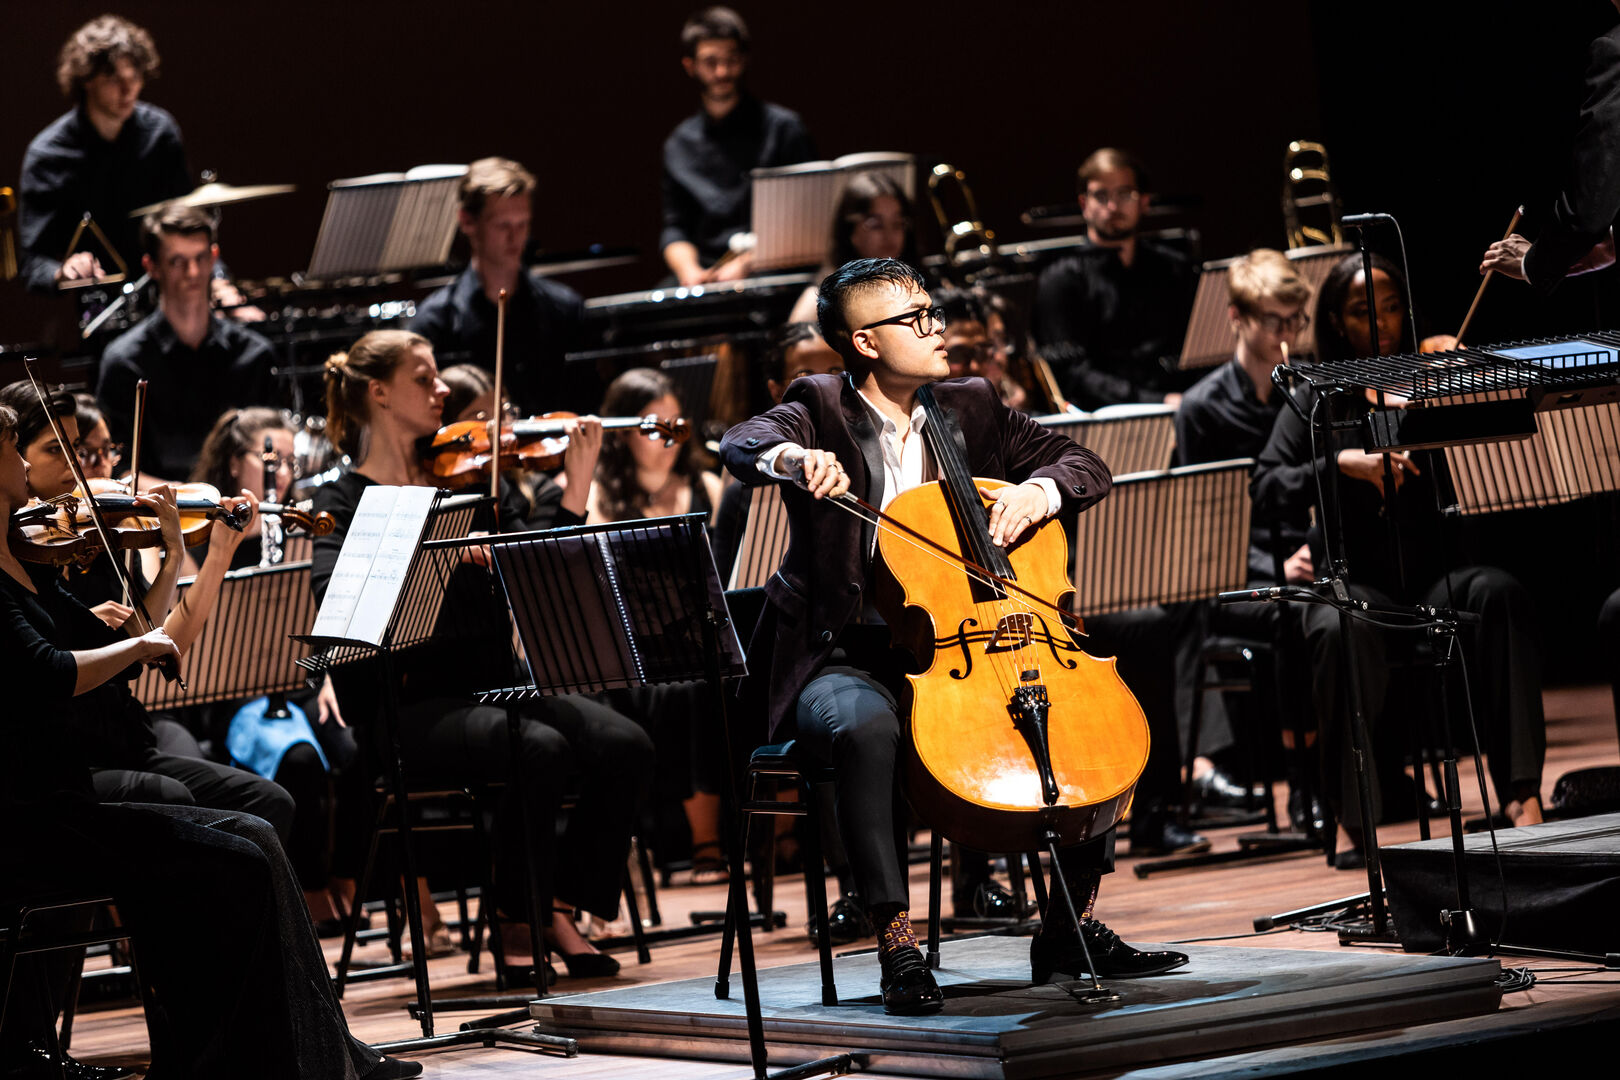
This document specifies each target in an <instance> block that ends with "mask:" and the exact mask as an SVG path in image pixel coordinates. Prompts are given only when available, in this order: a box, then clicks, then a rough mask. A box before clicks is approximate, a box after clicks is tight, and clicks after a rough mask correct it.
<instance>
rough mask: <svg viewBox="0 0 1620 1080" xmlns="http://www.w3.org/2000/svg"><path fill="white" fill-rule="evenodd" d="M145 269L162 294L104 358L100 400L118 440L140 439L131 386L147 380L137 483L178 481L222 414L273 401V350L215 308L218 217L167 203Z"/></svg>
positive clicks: (153, 217) (151, 230) (153, 219)
mask: <svg viewBox="0 0 1620 1080" xmlns="http://www.w3.org/2000/svg"><path fill="white" fill-rule="evenodd" d="M143 235H144V240H145V244H146V254H145V255H143V256H142V257H141V265H142V266H144V267H145V268H146V272H147V273H149V274H151V275H152V280H153V281H154V282H156V283H157V287H158V309H157V310H156V311H154V312H153V313H152V314H151V315H148V316H147V317H146V318H145V319H143V320H141V322H140V323H139V324H138V325H136V326H134V327H133V328H131V329H130V330H128V331H126V332H124V333H123V334H121V335H120V336H119V337H117V338H115V339H114V340H113V341H112V343H111V344H109V345H108V346H107V349H106V351H105V352H104V353H102V356H101V374H100V378H99V381H98V382H97V385H96V400H98V401H99V402H100V403H101V408H102V412H103V414H104V415H105V416H106V418H107V427H108V428H109V430H110V431H111V432H112V437H113V438H114V439H115V440H117V441H118V442H120V443H125V444H128V443H130V442H131V441H132V440H133V439H134V422H135V417H134V410H135V385H136V383H138V382H139V381H140V380H141V379H146V380H147V381H148V386H147V397H146V421H145V430H144V431H143V432H142V435H143V439H142V442H141V460H140V469H141V484H142V486H143V487H144V486H145V485H146V484H147V483H149V482H151V481H152V479H153V478H162V479H165V480H180V479H182V478H183V477H186V476H189V475H190V474H191V467H192V465H193V464H194V463H195V462H196V460H197V454H198V452H199V451H200V450H201V449H202V444H203V439H204V438H205V437H206V436H207V434H208V429H209V428H210V427H212V426H213V423H214V420H215V419H216V418H217V417H218V416H219V414H220V413H222V412H224V411H225V410H226V409H232V408H242V407H245V406H248V405H266V404H270V403H272V402H274V401H275V400H276V397H277V395H276V388H275V379H274V376H273V375H272V374H271V371H270V368H271V366H272V365H273V364H274V362H275V354H274V351H273V348H272V346H271V344H270V343H269V342H268V341H266V340H265V339H264V338H263V337H261V336H260V335H259V334H257V333H255V332H254V331H252V330H249V329H247V328H246V327H244V326H242V325H241V324H240V323H238V322H237V321H235V320H234V319H224V318H220V317H219V316H218V315H216V314H215V313H214V311H213V308H212V304H211V301H210V299H209V297H210V285H209V283H210V281H212V280H213V274H214V264H215V261H216V260H217V259H218V258H219V245H217V244H216V243H214V219H213V218H211V217H210V216H209V215H208V213H207V211H204V210H199V209H197V208H195V207H189V206H178V205H170V206H167V207H164V208H163V209H162V210H158V211H155V212H153V213H151V214H149V215H147V218H146V222H145V225H144V226H143Z"/></svg>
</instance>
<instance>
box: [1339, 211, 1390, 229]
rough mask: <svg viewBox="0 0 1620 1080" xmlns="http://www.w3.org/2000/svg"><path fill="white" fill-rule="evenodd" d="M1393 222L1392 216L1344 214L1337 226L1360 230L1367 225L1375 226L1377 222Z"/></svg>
mask: <svg viewBox="0 0 1620 1080" xmlns="http://www.w3.org/2000/svg"><path fill="white" fill-rule="evenodd" d="M1394 220H1395V218H1394V215H1392V214H1346V215H1344V216H1343V217H1342V218H1340V219H1339V224H1340V225H1349V226H1351V227H1352V228H1357V229H1360V228H1365V227H1366V226H1368V225H1377V224H1378V223H1379V222H1383V221H1394Z"/></svg>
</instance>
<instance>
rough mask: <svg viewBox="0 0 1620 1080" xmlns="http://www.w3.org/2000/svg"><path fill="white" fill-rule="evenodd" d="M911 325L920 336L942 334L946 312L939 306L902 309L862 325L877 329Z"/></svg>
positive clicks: (863, 327)
mask: <svg viewBox="0 0 1620 1080" xmlns="http://www.w3.org/2000/svg"><path fill="white" fill-rule="evenodd" d="M903 324H905V325H910V327H911V329H912V330H913V331H915V332H916V334H917V336H918V337H920V338H925V337H927V336H928V335H929V334H942V333H944V332H945V313H944V312H943V311H941V310H939V308H937V307H920V308H912V309H911V310H910V311H902V312H901V313H900V314H898V315H890V316H889V317H888V318H887V319H879V320H878V321H877V322H874V323H867V324H866V325H865V326H862V327H860V329H862V330H875V329H877V328H878V327H880V326H900V325H903Z"/></svg>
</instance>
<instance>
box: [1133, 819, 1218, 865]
mask: <svg viewBox="0 0 1620 1080" xmlns="http://www.w3.org/2000/svg"><path fill="white" fill-rule="evenodd" d="M1208 850H1209V841H1208V840H1207V839H1205V838H1204V837H1203V836H1200V835H1199V834H1198V833H1195V832H1193V831H1192V830H1191V829H1188V828H1184V827H1183V826H1182V825H1181V824H1179V823H1178V822H1176V821H1175V820H1174V819H1172V818H1171V817H1170V816H1169V815H1167V814H1165V813H1163V812H1162V811H1161V812H1157V813H1155V812H1151V811H1148V812H1144V813H1143V814H1142V816H1141V817H1140V818H1137V819H1134V820H1132V821H1131V854H1132V855H1193V854H1197V853H1198V852H1203V851H1208Z"/></svg>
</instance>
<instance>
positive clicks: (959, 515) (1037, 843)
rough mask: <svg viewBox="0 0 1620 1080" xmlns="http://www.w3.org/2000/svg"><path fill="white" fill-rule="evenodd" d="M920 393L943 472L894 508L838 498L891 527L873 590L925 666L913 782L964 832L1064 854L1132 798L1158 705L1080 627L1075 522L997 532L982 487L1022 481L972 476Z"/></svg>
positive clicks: (937, 813)
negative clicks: (1073, 575) (1148, 712)
mask: <svg viewBox="0 0 1620 1080" xmlns="http://www.w3.org/2000/svg"><path fill="white" fill-rule="evenodd" d="M917 398H918V401H919V402H920V403H921V404H922V406H923V408H924V411H925V413H926V415H927V416H928V422H927V424H926V425H925V426H924V428H923V434H924V436H925V437H926V438H927V439H928V445H929V449H930V450H931V451H932V453H933V456H934V460H935V463H936V465H937V467H938V470H939V476H940V478H939V480H938V481H937V482H935V483H927V484H922V485H920V486H918V487H915V488H912V489H910V490H908V491H906V492H904V493H902V494H901V495H899V496H897V497H896V498H895V500H894V501H893V502H892V503H891V504H890V505H889V507H888V510H887V511H886V512H880V511H878V510H877V509H876V508H874V507H872V506H871V505H870V504H868V503H866V502H864V501H863V500H861V499H858V498H856V497H854V496H852V495H849V494H847V493H846V494H844V495H841V496H835V497H833V499H832V500H831V501H832V502H833V503H834V504H835V505H838V506H841V507H842V508H843V509H845V510H848V511H850V512H851V513H854V514H856V516H859V517H861V518H862V519H864V520H867V521H869V522H872V523H873V524H874V525H875V526H876V530H877V555H876V559H875V563H876V571H877V572H876V582H875V586H874V588H875V596H874V600H875V602H876V604H877V607H878V610H879V612H880V613H881V614H882V615H883V616H884V618H885V619H886V620H887V621H888V624H889V626H890V628H891V631H892V632H893V633H894V636H895V639H896V642H897V643H898V644H900V645H902V646H904V647H906V648H909V649H910V650H911V653H912V655H913V656H914V657H916V658H917V660H918V662H919V663H921V664H923V665H924V670H923V672H922V673H921V674H918V675H909V676H907V679H908V681H909V683H910V687H911V695H910V698H911V700H910V703H909V707H908V709H907V715H906V716H905V717H904V719H905V721H906V730H907V736H908V737H907V739H906V742H907V750H908V752H907V754H906V758H907V762H906V766H905V782H906V792H907V795H908V797H909V798H910V800H911V803H912V805H913V807H914V808H915V809H916V810H917V812H918V814H919V815H921V816H922V818H923V819H924V820H925V821H927V822H928V823H929V824H930V826H931V827H932V828H935V829H938V830H939V831H940V833H941V834H942V835H944V836H945V837H947V838H949V839H950V840H952V841H954V842H957V843H961V844H966V845H969V846H971V847H976V848H981V849H985V850H990V851H1036V850H1046V851H1048V852H1049V853H1051V854H1052V855H1053V856H1054V857H1055V855H1056V848H1057V847H1059V846H1068V845H1071V844H1076V843H1080V842H1082V841H1085V840H1089V839H1092V838H1094V837H1097V836H1100V835H1102V834H1103V833H1104V832H1106V831H1107V830H1108V829H1110V828H1112V827H1113V826H1114V825H1116V824H1118V822H1119V820H1120V818H1121V817H1122V816H1123V815H1124V813H1125V811H1126V809H1127V808H1128V807H1129V806H1130V800H1131V796H1132V793H1133V792H1134V790H1135V786H1136V782H1137V779H1138V778H1139V777H1140V776H1141V774H1142V770H1143V768H1144V767H1145V766H1146V764H1147V756H1148V746H1149V737H1148V724H1147V718H1146V716H1145V715H1144V714H1143V712H1142V708H1141V706H1140V705H1139V704H1137V701H1136V699H1135V697H1134V696H1132V694H1131V692H1130V690H1129V689H1128V688H1127V687H1126V686H1125V683H1124V681H1123V680H1122V679H1121V678H1120V677H1119V674H1118V672H1117V671H1116V670H1115V661H1114V660H1113V659H1112V658H1106V659H1105V658H1098V657H1093V656H1091V655H1089V654H1087V653H1085V652H1084V651H1082V650H1081V648H1080V646H1079V645H1078V644H1077V643H1076V642H1075V640H1074V638H1073V637H1072V636H1071V631H1074V632H1079V631H1080V626H1079V622H1078V620H1077V619H1075V618H1074V617H1073V616H1072V615H1070V614H1069V613H1068V612H1067V611H1066V609H1065V608H1064V607H1063V603H1062V602H1063V600H1064V599H1065V598H1066V597H1068V596H1070V595H1071V594H1072V592H1073V587H1072V585H1071V584H1070V582H1069V580H1068V576H1067V574H1066V572H1065V567H1066V564H1067V553H1068V542H1067V540H1066V538H1065V536H1064V532H1063V526H1062V525H1061V523H1059V522H1058V521H1057V520H1055V519H1053V518H1048V519H1047V520H1045V521H1044V522H1042V523H1040V524H1039V526H1038V527H1037V528H1036V529H1034V530H1033V532H1032V533H1030V534H1027V535H1026V536H1025V537H1023V538H1021V539H1020V540H1019V542H1018V543H1016V544H1014V545H1013V546H1011V547H1010V548H1008V549H1003V548H1001V547H999V546H997V545H996V544H995V543H994V541H993V540H992V538H991V535H990V530H989V517H988V514H987V512H986V500H985V499H984V497H983V496H981V494H980V489H981V488H982V489H986V490H994V489H996V488H1000V487H1004V486H1007V485H1006V484H1005V483H1004V482H1003V481H999V480H987V479H975V478H974V477H973V476H972V475H971V473H970V471H969V469H968V466H967V462H966V460H965V458H964V456H963V454H962V451H961V450H960V448H959V447H958V445H957V443H956V441H955V440H954V439H953V438H952V436H951V434H950V431H951V428H950V427H948V426H947V425H948V423H949V422H948V421H947V419H946V418H945V415H944V412H943V410H941V409H940V407H939V405H938V402H937V401H936V400H935V398H934V394H933V388H932V387H931V386H923V387H921V388H919V390H918V391H917ZM937 538H949V539H947V540H945V541H943V542H942V541H940V540H938V539H937ZM952 540H954V543H952V542H951V541H952Z"/></svg>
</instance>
